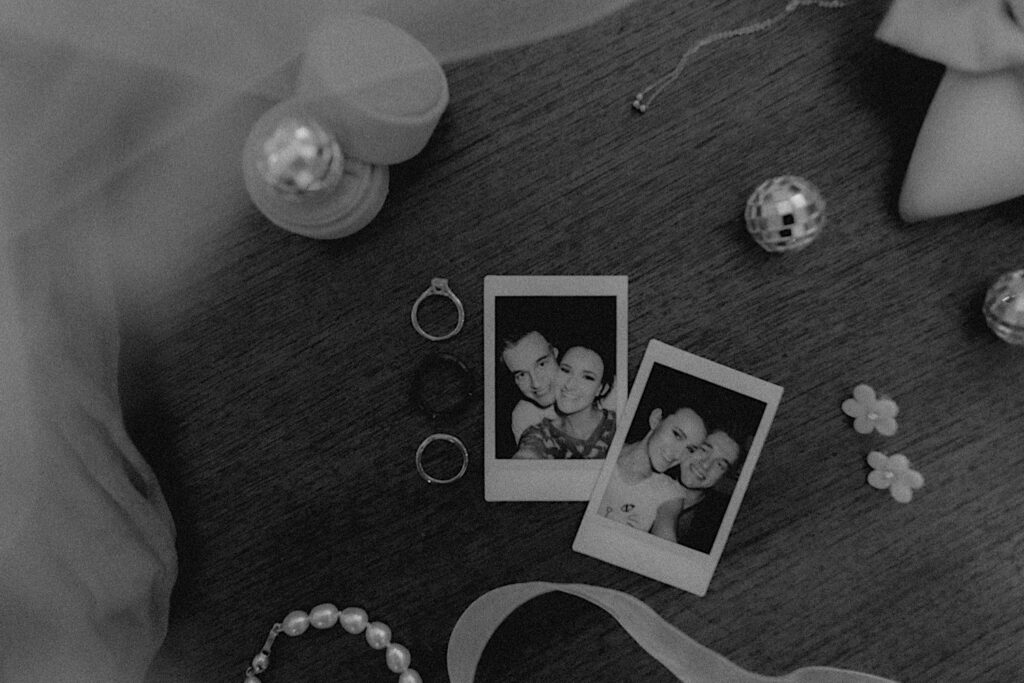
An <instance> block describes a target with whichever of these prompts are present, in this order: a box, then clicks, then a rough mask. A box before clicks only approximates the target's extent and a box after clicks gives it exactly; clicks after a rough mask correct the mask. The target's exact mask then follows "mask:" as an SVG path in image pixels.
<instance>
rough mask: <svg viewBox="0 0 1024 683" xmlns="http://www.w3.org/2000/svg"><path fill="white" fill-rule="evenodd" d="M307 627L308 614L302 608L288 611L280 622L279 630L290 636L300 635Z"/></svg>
mask: <svg viewBox="0 0 1024 683" xmlns="http://www.w3.org/2000/svg"><path fill="white" fill-rule="evenodd" d="M308 628H309V615H308V614H306V613H305V612H303V611H302V610H295V611H294V612H289V613H288V616H286V617H285V618H284V621H282V622H281V630H283V631H284V632H285V633H287V634H288V635H290V636H301V635H302V634H303V633H305V632H306V629H308Z"/></svg>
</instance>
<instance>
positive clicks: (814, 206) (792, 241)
mask: <svg viewBox="0 0 1024 683" xmlns="http://www.w3.org/2000/svg"><path fill="white" fill-rule="evenodd" d="M744 217H745V218H746V222H747V232H749V233H750V235H751V237H753V238H754V241H755V242H757V243H758V244H759V245H760V246H761V248H762V249H764V250H765V251H769V252H773V253H780V252H786V251H797V250H799V249H803V248H804V247H806V246H807V245H808V244H810V243H811V242H813V241H814V240H815V238H817V237H818V234H819V233H820V232H821V229H822V228H823V227H825V200H824V198H823V197H822V196H821V193H820V192H819V191H818V188H816V187H815V186H814V185H812V184H811V183H810V182H808V181H807V180H804V179H803V178H800V177H797V176H792V175H786V176H779V177H776V178H770V179H769V180H766V181H764V182H763V183H761V184H760V185H759V186H758V187H757V189H756V190H754V192H753V194H751V195H750V199H748V200H747V209H746V213H745V215H744Z"/></svg>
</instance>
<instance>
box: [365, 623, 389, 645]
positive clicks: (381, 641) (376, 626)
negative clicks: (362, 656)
mask: <svg viewBox="0 0 1024 683" xmlns="http://www.w3.org/2000/svg"><path fill="white" fill-rule="evenodd" d="M366 642H367V643H369V644H370V647H372V648H373V649H374V650H383V649H384V648H386V647H387V646H388V643H390V642H391V629H390V628H388V625H387V624H385V623H383V622H380V621H373V622H370V623H369V624H367V626H366Z"/></svg>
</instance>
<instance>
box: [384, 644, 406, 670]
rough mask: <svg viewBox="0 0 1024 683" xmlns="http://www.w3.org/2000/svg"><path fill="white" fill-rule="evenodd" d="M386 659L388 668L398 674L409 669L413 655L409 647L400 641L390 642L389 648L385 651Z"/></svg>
mask: <svg viewBox="0 0 1024 683" xmlns="http://www.w3.org/2000/svg"><path fill="white" fill-rule="evenodd" d="M384 659H385V660H386V661H387V663H388V668H389V669H391V670H392V671H394V672H395V673H396V674H400V673H402V672H403V671H405V670H406V669H408V668H409V664H411V663H412V655H411V654H409V648H407V647H405V646H404V645H399V644H398V643H389V644H388V646H387V649H386V650H385V651H384Z"/></svg>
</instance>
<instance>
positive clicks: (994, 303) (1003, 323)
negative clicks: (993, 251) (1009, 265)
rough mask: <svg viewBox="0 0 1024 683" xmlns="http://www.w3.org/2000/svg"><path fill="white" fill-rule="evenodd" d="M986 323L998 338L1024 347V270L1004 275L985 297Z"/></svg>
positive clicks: (993, 284)
mask: <svg viewBox="0 0 1024 683" xmlns="http://www.w3.org/2000/svg"><path fill="white" fill-rule="evenodd" d="M984 312H985V322H986V323H988V326H989V328H990V329H991V330H992V331H993V332H995V334H996V336H997V337H999V338H1000V339H1002V340H1003V341H1005V342H1009V343H1011V344H1019V345H1024V270H1013V271H1010V272H1008V273H1003V274H1002V275H1001V276H999V278H998V279H997V280H996V281H995V282H994V283H992V286H991V287H989V289H988V293H987V294H986V295H985V306H984Z"/></svg>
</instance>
